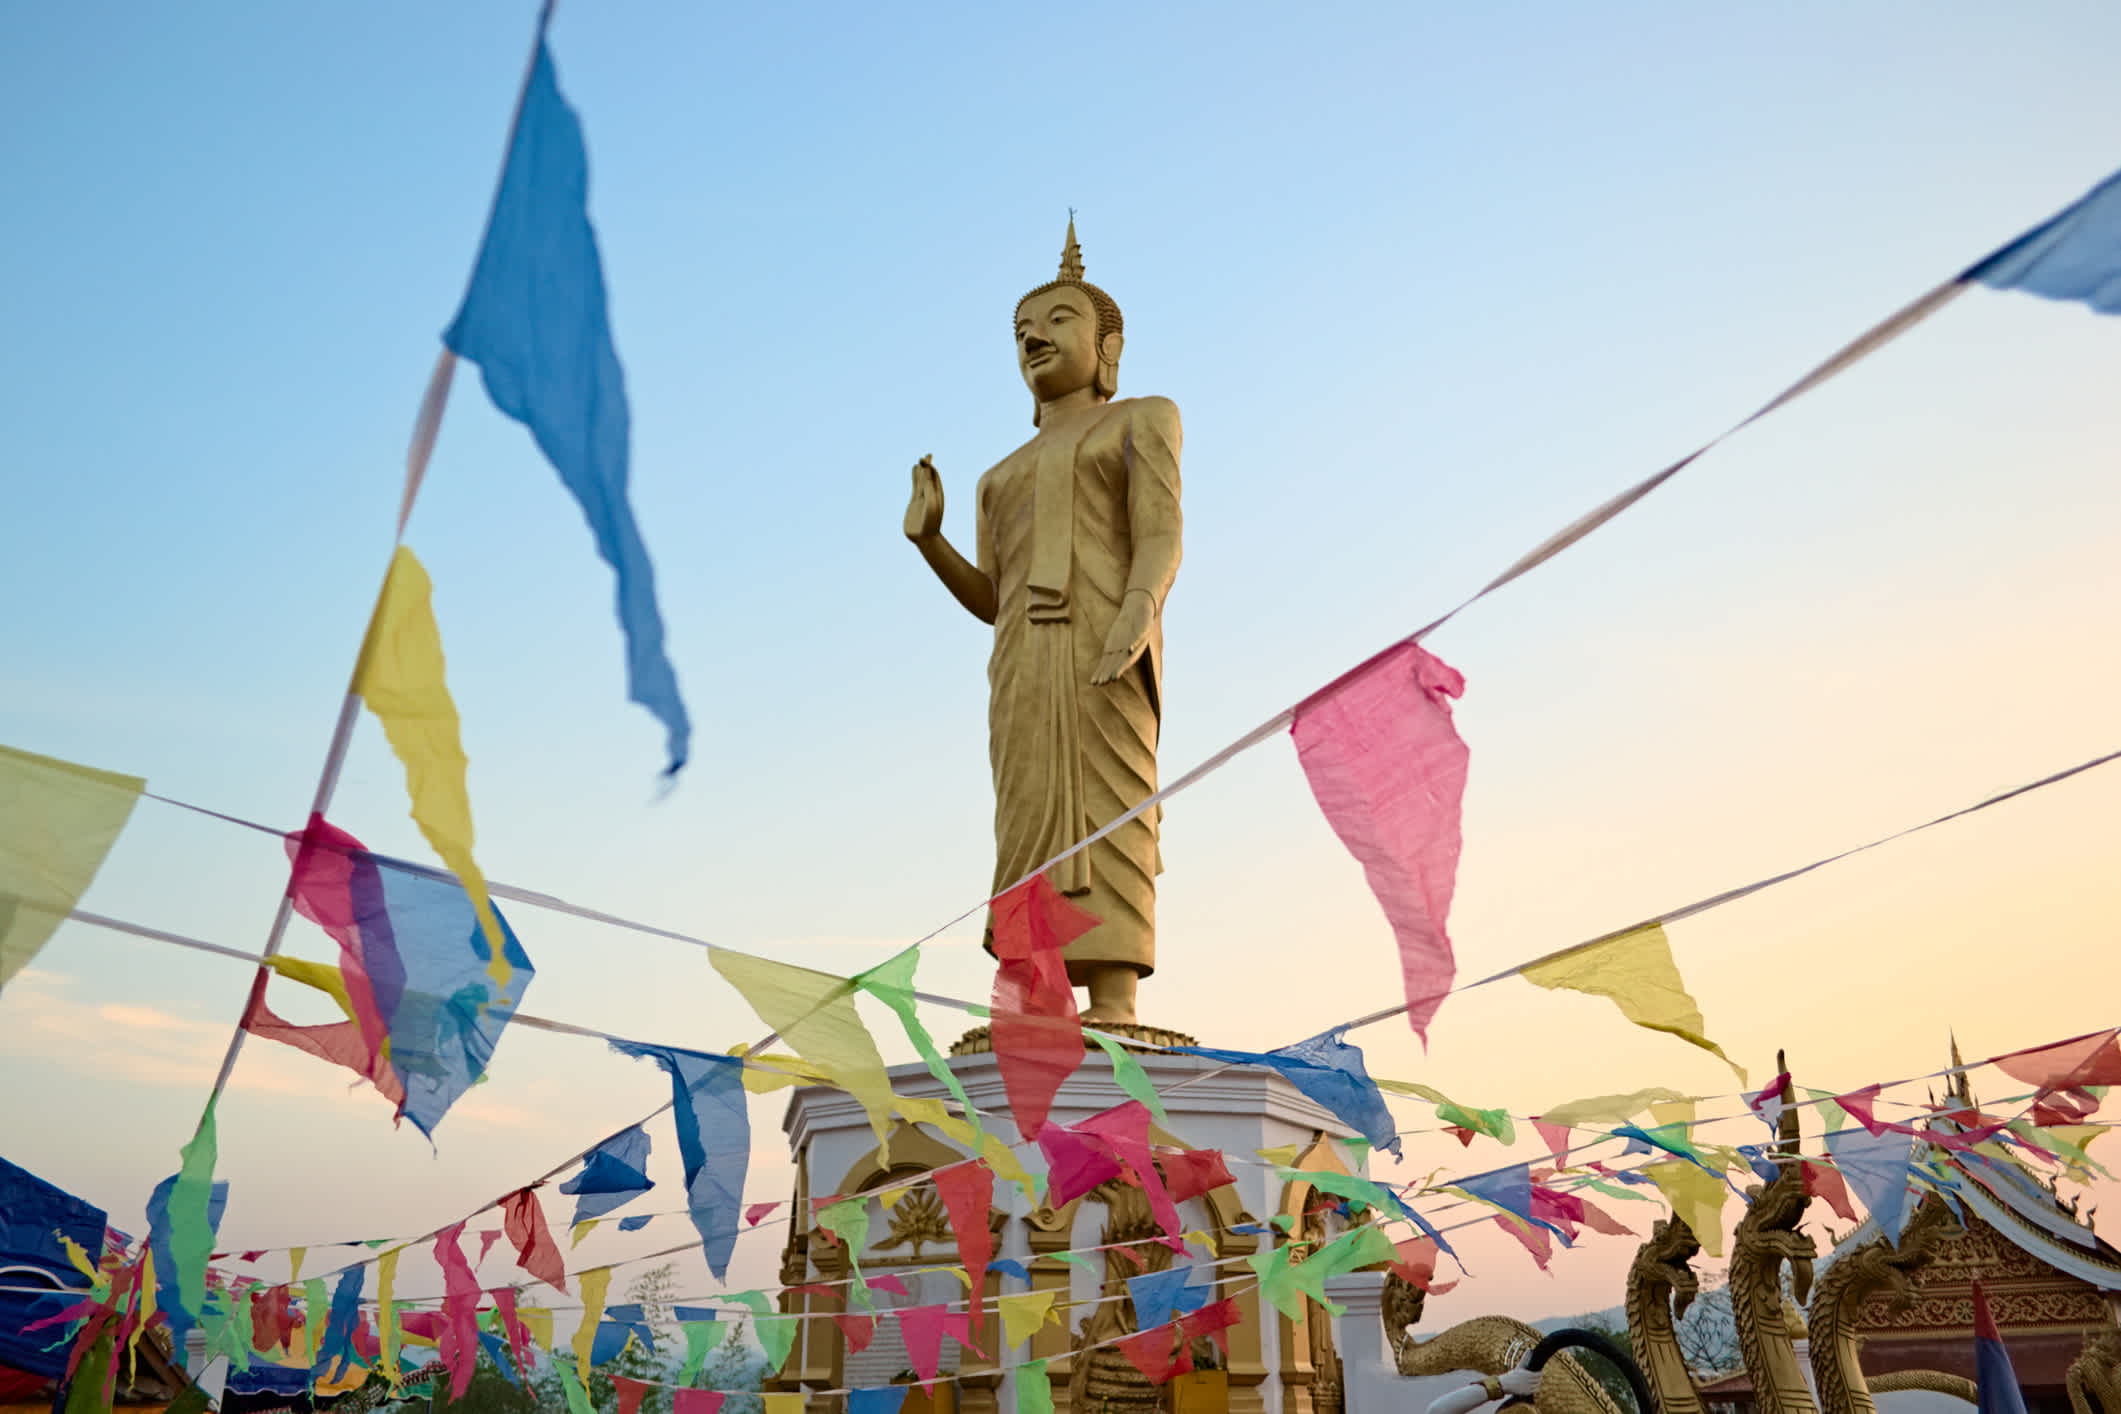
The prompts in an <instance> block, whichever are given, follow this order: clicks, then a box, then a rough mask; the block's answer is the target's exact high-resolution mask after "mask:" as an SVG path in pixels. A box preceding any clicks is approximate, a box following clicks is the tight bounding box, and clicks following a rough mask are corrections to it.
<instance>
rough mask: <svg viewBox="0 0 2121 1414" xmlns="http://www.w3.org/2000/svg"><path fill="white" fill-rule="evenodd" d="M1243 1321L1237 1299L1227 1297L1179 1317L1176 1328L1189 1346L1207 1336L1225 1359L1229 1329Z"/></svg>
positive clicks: (1226, 1356) (1227, 1350)
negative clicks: (1219, 1348) (1218, 1347)
mask: <svg viewBox="0 0 2121 1414" xmlns="http://www.w3.org/2000/svg"><path fill="white" fill-rule="evenodd" d="M1243 1319H1244V1313H1243V1312H1242V1311H1240V1310H1239V1309H1238V1306H1237V1298H1236V1297H1234V1296H1229V1297H1225V1298H1224V1299H1222V1300H1221V1301H1217V1302H1214V1303H1213V1304H1211V1305H1207V1306H1203V1307H1201V1308H1200V1309H1199V1310H1198V1311H1189V1312H1187V1313H1186V1314H1185V1315H1183V1316H1181V1317H1179V1318H1178V1328H1179V1331H1180V1332H1181V1333H1182V1334H1183V1335H1184V1336H1185V1338H1186V1343H1187V1344H1189V1345H1190V1344H1192V1343H1193V1342H1194V1341H1196V1340H1199V1339H1200V1338H1201V1337H1202V1336H1207V1337H1208V1338H1209V1339H1211V1340H1213V1341H1214V1342H1215V1343H1216V1344H1217V1345H1218V1346H1220V1347H1222V1352H1223V1356H1224V1358H1226V1359H1227V1358H1228V1357H1229V1354H1230V1327H1232V1326H1234V1325H1236V1324H1237V1323H1238V1322H1240V1321H1242V1320H1243Z"/></svg>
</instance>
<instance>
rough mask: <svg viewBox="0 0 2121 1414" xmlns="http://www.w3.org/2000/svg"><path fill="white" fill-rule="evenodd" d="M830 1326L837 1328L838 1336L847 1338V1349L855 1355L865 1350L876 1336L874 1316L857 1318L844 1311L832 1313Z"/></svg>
mask: <svg viewBox="0 0 2121 1414" xmlns="http://www.w3.org/2000/svg"><path fill="white" fill-rule="evenodd" d="M832 1324H834V1325H836V1326H838V1327H839V1328H840V1334H841V1335H843V1336H845V1337H847V1349H848V1350H850V1351H852V1352H853V1353H854V1354H856V1355H859V1354H861V1353H862V1352H863V1351H864V1350H867V1349H868V1348H869V1342H870V1341H871V1340H873V1339H874V1338H875V1336H876V1317H874V1316H857V1315H852V1314H850V1313H848V1312H846V1311H835V1312H833V1313H832Z"/></svg>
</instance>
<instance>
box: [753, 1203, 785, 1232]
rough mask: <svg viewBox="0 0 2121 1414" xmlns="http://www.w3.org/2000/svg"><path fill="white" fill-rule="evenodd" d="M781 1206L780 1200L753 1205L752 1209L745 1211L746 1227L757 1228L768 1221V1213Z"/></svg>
mask: <svg viewBox="0 0 2121 1414" xmlns="http://www.w3.org/2000/svg"><path fill="white" fill-rule="evenodd" d="M780 1206H781V1200H780V1199H778V1198H776V1199H774V1200H773V1201H772V1202H771V1203H753V1204H752V1205H751V1206H750V1207H748V1208H746V1209H744V1225H745V1226H746V1227H757V1226H758V1225H759V1224H760V1223H762V1222H764V1221H765V1220H766V1215H767V1214H768V1213H770V1212H772V1211H773V1210H774V1209H775V1208H778V1207H780Z"/></svg>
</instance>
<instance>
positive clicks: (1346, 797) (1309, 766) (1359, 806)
mask: <svg viewBox="0 0 2121 1414" xmlns="http://www.w3.org/2000/svg"><path fill="white" fill-rule="evenodd" d="M1464 691H1465V679H1464V678H1463V677H1461V676H1460V675H1459V674H1458V672H1457V671H1456V670H1455V669H1453V668H1451V667H1449V666H1448V665H1446V664H1445V663H1444V662H1443V660H1442V659H1440V658H1437V657H1436V656H1435V655H1433V654H1431V653H1430V652H1428V650H1426V649H1424V648H1423V647H1422V646H1421V645H1420V644H1418V643H1399V644H1395V645H1394V646H1392V647H1390V648H1388V649H1386V650H1385V651H1384V652H1382V653H1380V654H1378V655H1377V656H1376V657H1374V658H1372V659H1370V661H1369V662H1367V663H1364V664H1363V665H1362V666H1361V667H1359V668H1356V669H1355V670H1354V671H1353V672H1350V673H1348V674H1347V675H1345V676H1344V677H1342V678H1341V679H1339V680H1338V681H1337V682H1335V683H1334V684H1333V685H1332V686H1330V687H1328V688H1326V689H1325V690H1324V691H1323V692H1320V693H1319V694H1318V695H1316V696H1315V697H1312V698H1311V699H1310V700H1309V701H1307V702H1305V703H1304V704H1303V705H1302V706H1300V707H1298V708H1297V709H1296V720H1295V723H1294V724H1293V725H1292V726H1291V727H1290V729H1289V731H1290V735H1291V736H1293V737H1294V738H1295V740H1296V759H1297V760H1298V761H1299V762H1301V763H1302V765H1303V769H1304V777H1305V779H1306V780H1308V781H1309V782H1310V784H1311V794H1312V796H1313V797H1314V798H1316V800H1317V801H1318V807H1319V809H1320V810H1322V811H1324V812H1325V816H1326V823H1328V824H1329V825H1331V826H1332V827H1333V833H1334V834H1336V835H1338V836H1339V837H1340V842H1341V843H1342V844H1344V845H1346V846H1347V848H1348V852H1349V853H1350V854H1352V855H1354V856H1355V858H1356V860H1357V861H1358V862H1359V863H1360V864H1361V865H1362V870H1363V877H1364V878H1366V879H1367V880H1368V881H1369V884H1370V891H1371V892H1372V893H1374V894H1376V895H1377V901H1378V903H1379V904H1381V905H1382V906H1383V908H1384V912H1385V917H1386V919H1388V920H1389V921H1390V922H1391V924H1392V936H1393V937H1394V938H1395V939H1396V940H1397V941H1398V943H1399V968H1400V975H1401V979H1402V981H1403V982H1404V984H1405V987H1406V995H1407V1023H1408V1024H1409V1025H1410V1026H1412V1027H1413V1028H1414V1034H1415V1035H1417V1036H1420V1037H1421V1038H1422V1039H1423V1041H1424V1042H1425V1043H1426V1041H1427V1039H1428V1031H1429V1022H1430V1020H1431V1019H1432V1018H1434V1017H1435V1015H1436V1010H1437V1008H1438V1007H1440V1006H1442V1005H1443V998H1444V994H1445V993H1446V992H1448V991H1450V989H1451V979H1452V978H1453V977H1454V976H1456V975H1457V963H1456V962H1455V961H1454V960H1453V958H1452V955H1451V936H1450V933H1449V932H1448V930H1447V927H1448V924H1449V921H1450V916H1451V895H1452V893H1453V891H1454V890H1455V889H1456V887H1457V880H1458V850H1459V810H1460V806H1461V804H1462V802H1463V801H1464V798H1465V790H1466V760H1467V751H1466V744H1465V742H1463V741H1462V740H1460V739H1459V736H1458V729H1457V728H1456V727H1454V726H1453V725H1452V724H1451V703H1450V699H1451V698H1454V697H1457V696H1458V695H1459V694H1460V693H1462V692H1464Z"/></svg>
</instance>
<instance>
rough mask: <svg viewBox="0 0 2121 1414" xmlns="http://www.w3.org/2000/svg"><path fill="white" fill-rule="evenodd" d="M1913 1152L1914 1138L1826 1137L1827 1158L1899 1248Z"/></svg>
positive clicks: (1850, 1133) (1854, 1133)
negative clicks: (1832, 1162)
mask: <svg viewBox="0 0 2121 1414" xmlns="http://www.w3.org/2000/svg"><path fill="white" fill-rule="evenodd" d="M1914 1150H1915V1137H1914V1136H1913V1135H1912V1134H1901V1133H1894V1132H1891V1131H1888V1132H1886V1133H1883V1134H1870V1133H1867V1132H1864V1131H1861V1130H1855V1129H1837V1130H1835V1131H1834V1132H1833V1133H1832V1134H1829V1135H1827V1136H1826V1152H1827V1156H1828V1157H1829V1158H1831V1159H1832V1160H1833V1161H1834V1167H1835V1168H1837V1169H1839V1170H1840V1171H1841V1176H1842V1178H1843V1179H1845V1180H1847V1182H1848V1185H1849V1187H1851V1188H1853V1189H1855V1190H1856V1196H1857V1197H1859V1198H1861V1199H1862V1200H1863V1206H1864V1207H1865V1208H1867V1209H1869V1210H1870V1214H1871V1221H1872V1222H1873V1223H1874V1224H1876V1225H1877V1228H1878V1231H1879V1232H1880V1233H1882V1234H1884V1236H1885V1238H1886V1240H1887V1241H1889V1242H1891V1243H1892V1244H1893V1245H1894V1246H1896V1247H1897V1246H1899V1244H1900V1234H1901V1232H1902V1230H1903V1229H1905V1228H1906V1226H1907V1185H1908V1177H1909V1171H1910V1169H1911V1168H1912V1167H1913V1164H1914ZM1712 1255H1713V1254H1712Z"/></svg>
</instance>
